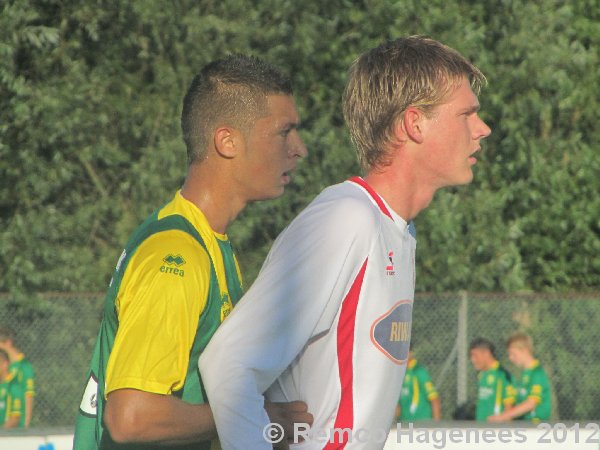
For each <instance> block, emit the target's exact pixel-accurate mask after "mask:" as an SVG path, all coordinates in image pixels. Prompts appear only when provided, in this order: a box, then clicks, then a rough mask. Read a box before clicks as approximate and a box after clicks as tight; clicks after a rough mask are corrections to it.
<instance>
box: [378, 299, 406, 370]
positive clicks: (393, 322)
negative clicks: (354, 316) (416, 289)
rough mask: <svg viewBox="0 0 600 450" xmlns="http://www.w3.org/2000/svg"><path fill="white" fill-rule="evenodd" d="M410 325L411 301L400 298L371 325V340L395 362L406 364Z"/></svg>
mask: <svg viewBox="0 0 600 450" xmlns="http://www.w3.org/2000/svg"><path fill="white" fill-rule="evenodd" d="M411 326H412V301H410V300H400V301H398V302H396V304H395V305H394V306H393V307H392V308H391V309H390V310H389V311H388V312H386V313H385V314H383V315H382V316H381V317H379V318H378V319H377V320H376V321H375V322H373V325H372V326H371V342H373V344H374V345H375V347H376V348H377V349H378V350H379V351H381V352H382V353H383V354H384V355H385V356H387V357H388V358H389V359H391V360H392V361H393V362H394V363H396V364H406V361H407V359H408V349H409V345H410V331H411Z"/></svg>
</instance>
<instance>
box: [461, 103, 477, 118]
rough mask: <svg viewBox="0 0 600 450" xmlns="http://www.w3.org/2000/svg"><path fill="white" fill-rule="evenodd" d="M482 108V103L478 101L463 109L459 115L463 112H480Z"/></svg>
mask: <svg viewBox="0 0 600 450" xmlns="http://www.w3.org/2000/svg"><path fill="white" fill-rule="evenodd" d="M480 109H481V105H480V104H479V103H478V104H476V105H473V106H470V107H468V108H465V109H463V110H462V111H461V112H460V114H459V115H462V114H473V113H476V112H478V111H479V110H480Z"/></svg>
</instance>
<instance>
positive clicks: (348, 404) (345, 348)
mask: <svg viewBox="0 0 600 450" xmlns="http://www.w3.org/2000/svg"><path fill="white" fill-rule="evenodd" d="M367 261H368V259H366V260H365V262H364V263H363V265H362V267H361V268H360V271H359V272H358V275H356V278H355V279H354V282H353V283H352V286H351V287H350V290H349V291H348V294H346V298H344V301H343V303H342V311H341V313H340V319H339V321H338V326H337V357H338V371H339V375H340V385H341V391H342V392H341V396H340V404H339V405H338V412H337V416H336V418H335V424H334V426H333V428H334V429H336V430H341V429H344V428H349V429H352V427H353V424H354V394H353V392H352V385H353V382H354V372H353V366H352V359H353V358H352V357H353V352H354V327H355V324H356V309H357V307H358V297H359V296H360V290H361V288H362V284H363V280H364V277H365V271H366V270H367ZM334 436H336V437H342V436H343V438H344V442H331V440H330V441H329V442H328V444H327V445H326V446H325V447H323V450H334V449H336V450H339V449H343V448H344V447H346V444H347V443H348V441H347V439H348V433H341V434H339V435H338V434H335V435H334Z"/></svg>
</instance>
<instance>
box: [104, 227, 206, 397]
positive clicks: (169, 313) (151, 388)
mask: <svg viewBox="0 0 600 450" xmlns="http://www.w3.org/2000/svg"><path fill="white" fill-rule="evenodd" d="M209 284H210V259H209V256H208V254H207V253H206V251H205V250H204V248H203V247H202V246H201V245H200V244H199V243H198V242H197V241H196V240H195V239H194V238H193V237H191V236H190V235H188V234H187V233H185V232H182V231H179V230H169V231H164V232H161V233H157V234H155V235H153V236H150V237H149V238H148V239H146V240H145V241H144V242H143V243H142V244H141V245H140V247H139V248H138V249H137V250H136V252H135V254H134V255H133V256H132V257H131V260H130V262H129V264H128V266H127V268H126V269H125V273H124V275H123V280H122V282H121V286H120V289H119V294H118V298H117V301H116V307H117V313H118V318H119V328H118V330H117V335H116V337H115V342H114V346H113V350H112V352H111V354H110V357H109V360H108V366H107V370H106V394H108V393H110V392H112V391H114V390H117V389H123V388H133V389H139V390H142V391H146V392H153V393H157V394H170V393H171V392H173V391H176V390H178V389H180V388H181V387H183V383H184V381H185V376H186V373H187V368H188V363H189V353H190V349H191V347H192V343H193V340H194V336H195V334H196V328H197V326H198V318H199V316H200V314H201V312H202V311H203V309H204V307H205V306H206V301H207V295H208V288H209Z"/></svg>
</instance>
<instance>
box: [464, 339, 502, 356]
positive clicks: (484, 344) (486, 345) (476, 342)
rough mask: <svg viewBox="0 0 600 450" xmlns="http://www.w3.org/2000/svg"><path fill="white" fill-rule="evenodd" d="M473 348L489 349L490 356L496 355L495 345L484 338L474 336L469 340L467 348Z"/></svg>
mask: <svg viewBox="0 0 600 450" xmlns="http://www.w3.org/2000/svg"><path fill="white" fill-rule="evenodd" d="M474 348H483V349H486V350H489V351H490V353H491V354H492V356H493V357H494V358H495V357H496V346H495V345H494V344H493V343H492V341H490V340H489V339H486V338H482V337H480V338H476V339H473V340H472V341H471V345H469V350H473V349H474Z"/></svg>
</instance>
